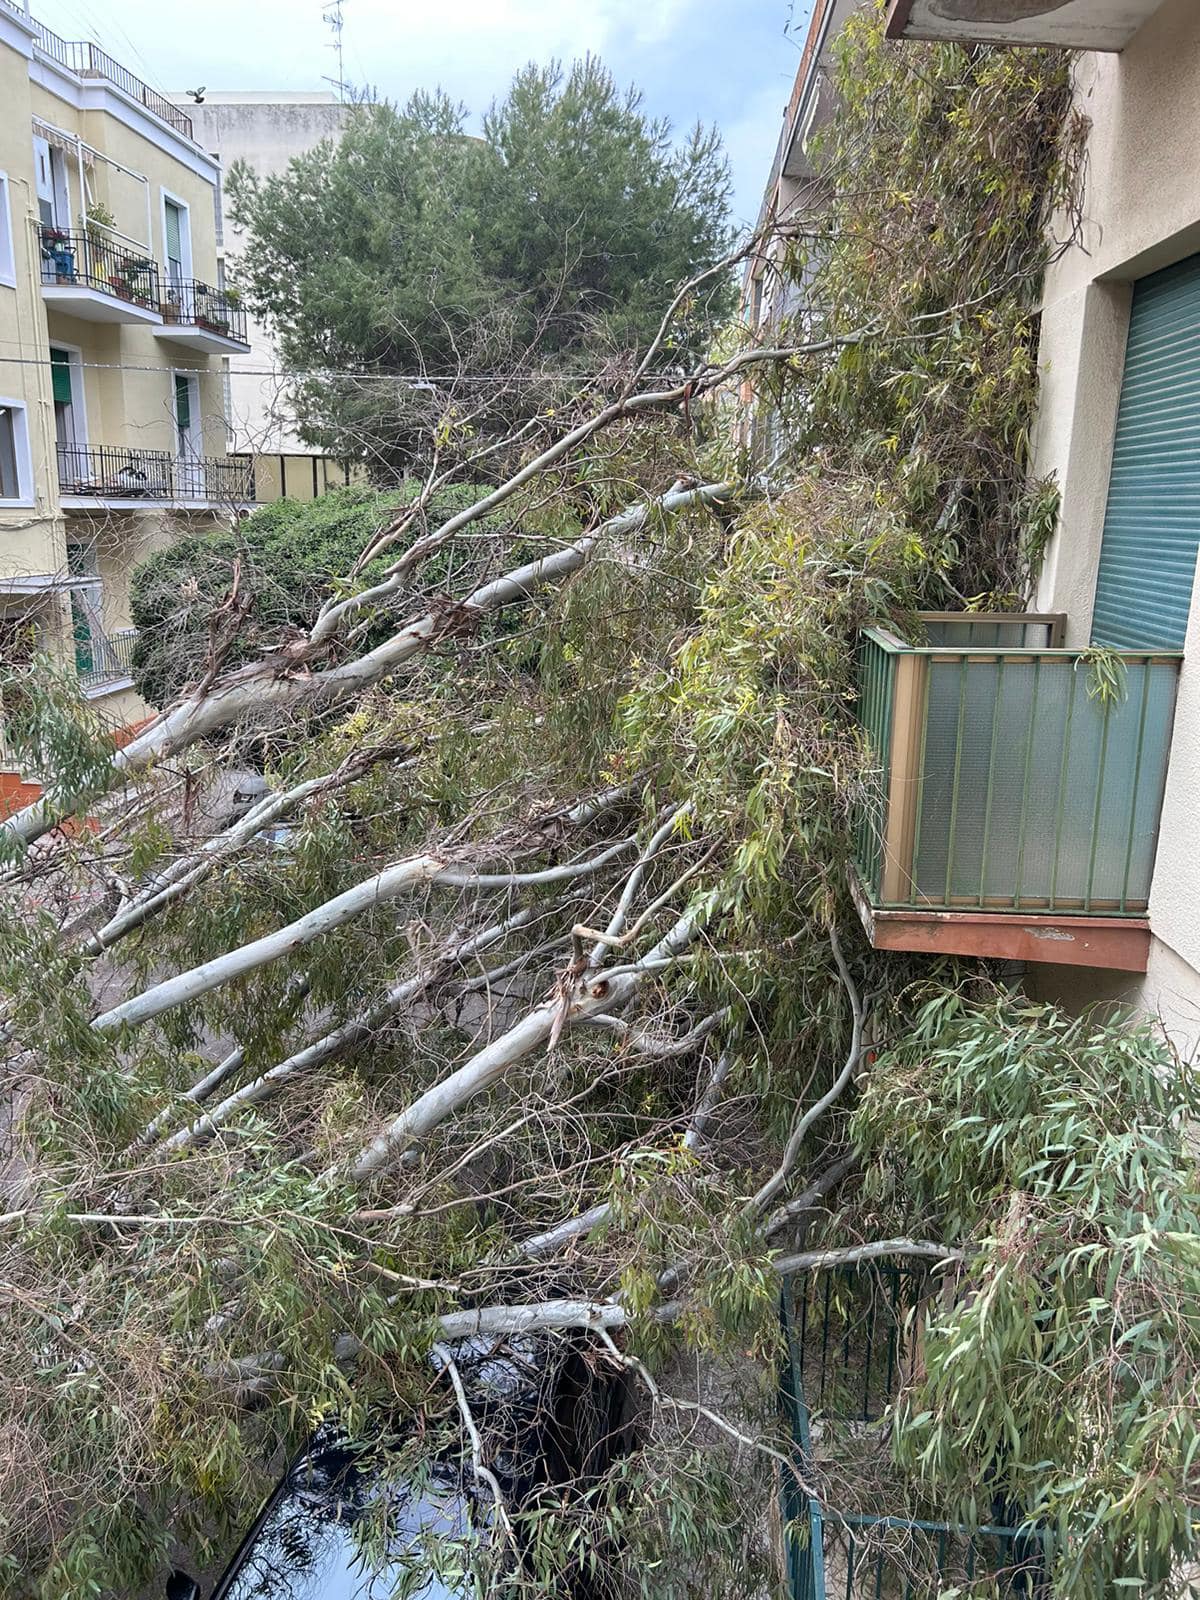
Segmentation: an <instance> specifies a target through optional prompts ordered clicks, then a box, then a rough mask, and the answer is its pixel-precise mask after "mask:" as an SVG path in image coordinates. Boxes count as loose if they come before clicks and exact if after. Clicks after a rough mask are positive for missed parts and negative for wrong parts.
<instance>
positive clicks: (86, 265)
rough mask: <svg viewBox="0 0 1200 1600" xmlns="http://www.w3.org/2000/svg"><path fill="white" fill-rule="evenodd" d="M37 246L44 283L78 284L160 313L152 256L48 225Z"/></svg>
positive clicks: (96, 236)
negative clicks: (38, 247) (39, 250)
mask: <svg viewBox="0 0 1200 1600" xmlns="http://www.w3.org/2000/svg"><path fill="white" fill-rule="evenodd" d="M38 243H39V246H40V249H41V257H42V282H43V283H45V284H60V285H62V284H79V285H82V286H83V287H84V288H85V289H95V290H98V291H99V293H101V294H107V295H112V296H113V297H114V298H115V299H117V300H128V301H130V302H132V304H134V305H138V306H142V307H144V308H145V309H146V310H147V311H157V310H158V304H159V282H158V263H157V262H156V261H155V260H153V259H152V257H150V256H148V255H140V254H138V253H137V252H136V251H133V250H131V249H130V247H129V246H128V245H127V244H122V243H120V242H118V241H117V240H115V239H107V238H103V237H101V236H100V235H99V234H92V233H87V232H82V233H80V232H67V231H66V230H64V229H62V228H51V227H47V226H46V225H45V224H41V225H40V226H39V228H38Z"/></svg>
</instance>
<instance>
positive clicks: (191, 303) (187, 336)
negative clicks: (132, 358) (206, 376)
mask: <svg viewBox="0 0 1200 1600" xmlns="http://www.w3.org/2000/svg"><path fill="white" fill-rule="evenodd" d="M158 309H159V313H160V315H161V316H162V326H161V327H158V328H155V330H154V337H155V338H156V339H160V340H162V342H163V343H164V344H176V345H182V346H183V347H184V348H185V349H187V350H202V351H204V352H205V353H206V354H209V355H244V354H245V353H246V352H247V351H248V350H249V348H250V340H249V337H248V335H247V331H246V312H245V309H244V308H243V306H242V305H241V304H240V302H239V300H238V299H237V297H236V296H234V297H233V298H232V299H231V298H230V295H229V293H228V292H227V291H226V290H224V289H214V288H212V287H211V286H210V285H209V284H207V283H198V282H196V281H195V280H194V279H188V280H186V281H184V282H180V283H169V284H168V285H167V289H166V293H165V295H164V296H163V299H162V301H161V302H160V303H159V307H158Z"/></svg>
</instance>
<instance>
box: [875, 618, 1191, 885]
mask: <svg viewBox="0 0 1200 1600" xmlns="http://www.w3.org/2000/svg"><path fill="white" fill-rule="evenodd" d="M924 627H925V628H926V629H927V631H928V636H929V639H930V642H929V643H927V644H922V645H912V644H909V643H908V642H907V641H906V640H904V639H902V638H899V637H898V636H897V635H896V634H894V633H891V632H889V631H888V630H886V629H882V628H870V629H868V630H867V631H866V632H865V633H864V634H863V636H862V638H861V641H860V655H859V718H860V721H861V723H862V726H863V729H864V732H865V735H866V739H867V743H868V746H869V748H870V750H871V752H872V754H873V756H874V764H873V766H872V769H871V772H870V774H869V776H868V780H867V783H866V790H865V794H864V798H863V803H862V805H861V808H860V812H859V817H858V823H857V829H856V839H855V854H856V863H857V868H858V874H859V877H860V879H861V881H862V883H863V886H864V888H865V890H866V892H867V895H868V897H869V898H870V900H871V901H872V903H873V904H874V905H876V906H879V907H906V908H917V909H933V910H957V911H962V910H965V909H967V908H971V907H975V908H982V909H985V910H987V911H1025V912H1032V911H1039V910H1041V911H1071V912H1076V913H1079V912H1083V913H1096V914H1098V915H1104V916H1120V915H1130V916H1141V915H1143V914H1144V912H1145V909H1146V905H1147V903H1148V900H1149V895H1150V878H1151V875H1152V872H1153V869H1154V852H1155V848H1156V844H1157V839H1158V822H1159V813H1160V811H1161V809H1162V799H1163V792H1164V789H1165V786H1166V773H1167V760H1168V757H1169V754H1170V744H1171V727H1172V722H1173V718H1174V709H1175V690H1176V683H1177V680H1178V676H1179V665H1180V661H1181V660H1182V656H1181V654H1180V652H1178V651H1169V650H1166V651H1164V650H1146V651H1137V650H1129V651H1122V652H1120V657H1119V664H1118V665H1117V669H1116V674H1115V681H1114V680H1113V677H1112V675H1111V674H1110V675H1109V681H1108V682H1107V683H1105V682H1104V680H1103V678H1102V672H1103V669H1104V668H1105V667H1106V666H1109V665H1111V664H1112V658H1111V657H1107V658H1106V659H1105V660H1099V661H1098V660H1097V659H1096V658H1095V657H1093V656H1091V655H1090V654H1089V653H1088V652H1087V651H1080V650H1064V649H1061V648H1057V647H1054V646H1052V645H1050V644H1048V643H1046V641H1047V640H1048V639H1055V640H1056V639H1057V638H1058V637H1059V636H1060V634H1059V631H1058V628H1059V619H1058V618H1055V617H1036V616H1024V615H1022V616H1007V617H995V618H983V617H975V616H972V617H963V618H953V617H950V618H947V617H945V616H943V615H941V614H937V615H936V616H932V617H931V618H930V619H929V620H928V622H926V623H925V624H924ZM985 630H996V631H997V632H999V631H1000V630H1005V631H1006V632H1008V633H1010V634H1012V635H1013V639H1012V642H1011V643H1010V642H1009V641H1008V640H1007V639H1006V638H1005V639H999V640H997V641H992V640H989V639H988V638H987V634H986V631H985ZM1018 634H1019V638H1018V637H1016V635H1018Z"/></svg>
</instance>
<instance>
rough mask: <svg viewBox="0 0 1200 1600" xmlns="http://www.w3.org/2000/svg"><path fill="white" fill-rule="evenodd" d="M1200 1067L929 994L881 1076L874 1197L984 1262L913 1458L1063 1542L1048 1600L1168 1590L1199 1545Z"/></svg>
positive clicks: (954, 1491) (937, 1335) (1044, 1020)
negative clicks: (1199, 1125) (1199, 1160)
mask: <svg viewBox="0 0 1200 1600" xmlns="http://www.w3.org/2000/svg"><path fill="white" fill-rule="evenodd" d="M1198 1114H1200V1083H1198V1082H1197V1079H1196V1076H1195V1074H1194V1073H1193V1072H1192V1071H1191V1070H1190V1069H1188V1068H1185V1067H1182V1066H1181V1065H1180V1064H1179V1063H1178V1062H1177V1061H1176V1060H1175V1059H1174V1058H1173V1056H1172V1054H1171V1052H1170V1051H1169V1050H1168V1049H1167V1048H1166V1046H1165V1045H1164V1044H1163V1043H1162V1040H1161V1037H1160V1036H1159V1035H1158V1033H1157V1032H1156V1030H1155V1029H1154V1028H1152V1027H1151V1026H1150V1025H1149V1024H1148V1023H1145V1022H1141V1023H1139V1022H1136V1021H1134V1020H1133V1019H1130V1018H1126V1017H1116V1018H1113V1019H1108V1020H1105V1019H1102V1018H1100V1017H1083V1018H1070V1017H1068V1016H1066V1015H1065V1014H1063V1013H1062V1012H1060V1011H1057V1010H1055V1009H1054V1008H1052V1007H1050V1006H1046V1005H1035V1004H1032V1003H1029V1002H1025V1001H1022V1000H1021V999H1020V998H1019V997H1016V996H1009V995H1003V996H1001V997H999V998H997V999H995V1000H993V1001H991V1002H990V1003H987V1004H983V1005H970V1004H967V1003H965V1002H964V1000H963V998H962V997H961V996H960V995H956V994H953V993H946V994H943V995H940V996H938V997H936V998H935V999H933V1000H931V1001H930V1002H929V1003H928V1004H927V1005H926V1006H925V1007H924V1009H923V1010H922V1011H921V1012H920V1013H919V1015H918V1016H917V1017H916V1018H915V1020H914V1023H913V1025H912V1027H911V1029H910V1031H909V1032H908V1033H907V1035H906V1036H905V1037H904V1038H903V1039H901V1040H900V1041H898V1042H897V1044H896V1045H895V1046H894V1047H893V1048H892V1049H890V1050H889V1051H888V1052H886V1053H885V1054H884V1055H883V1056H882V1057H881V1058H880V1060H879V1062H878V1064H877V1066H876V1069H875V1070H874V1071H873V1073H872V1075H871V1077H870V1079H869V1080H868V1082H867V1084H866V1086H865V1088H864V1090H863V1093H862V1097H861V1099H860V1102H859V1105H858V1108H857V1110H856V1111H855V1114H854V1117H853V1121H852V1135H853V1138H854V1141H855V1144H856V1146H857V1148H858V1149H859V1151H860V1154H861V1156H862V1158H863V1162H864V1166H865V1167H866V1168H867V1170H868V1172H869V1174H870V1184H871V1188H872V1191H873V1192H874V1193H875V1194H876V1195H877V1196H881V1197H882V1196H883V1195H885V1194H886V1195H887V1197H888V1199H889V1202H890V1204H891V1205H892V1206H894V1207H896V1208H898V1209H899V1210H900V1211H901V1212H903V1213H905V1214H906V1218H905V1220H906V1221H908V1222H910V1223H911V1225H912V1226H913V1227H914V1228H922V1227H925V1226H928V1225H929V1224H930V1223H931V1222H932V1223H933V1224H934V1225H935V1226H937V1227H938V1228H939V1229H940V1230H941V1231H942V1233H943V1236H944V1237H946V1238H947V1239H948V1240H950V1241H951V1242H954V1243H957V1244H960V1245H962V1246H963V1247H964V1248H965V1249H966V1251H967V1253H968V1260H967V1263H966V1265H965V1267H964V1269H963V1272H962V1275H961V1278H960V1279H959V1281H958V1282H957V1283H955V1285H954V1288H953V1291H952V1292H948V1293H946V1294H945V1295H944V1296H943V1298H942V1300H941V1304H940V1306H937V1305H933V1306H931V1307H930V1309H929V1313H928V1320H927V1323H926V1325H925V1329H924V1335H923V1340H922V1355H923V1361H924V1374H923V1376H921V1377H920V1378H919V1379H918V1380H917V1381H916V1383H915V1384H914V1385H913V1387H912V1388H911V1389H910V1391H909V1392H908V1393H907V1394H905V1395H904V1396H903V1398H902V1401H901V1403H900V1405H899V1408H898V1412H897V1415H896V1419H895V1422H896V1429H895V1436H894V1445H895V1452H896V1456H897V1459H898V1460H899V1462H900V1463H901V1464H902V1465H903V1466H905V1467H906V1468H908V1469H909V1470H911V1471H912V1472H914V1473H916V1474H918V1475H919V1476H921V1477H922V1478H924V1479H925V1480H926V1481H927V1482H929V1483H930V1484H931V1485H933V1486H935V1487H936V1488H937V1489H938V1490H940V1491H941V1492H942V1493H943V1494H946V1495H948V1496H949V1497H950V1499H951V1500H952V1502H953V1503H954V1504H955V1506H956V1507H957V1508H958V1510H959V1513H960V1514H962V1515H964V1516H969V1517H972V1518H981V1519H983V1520H987V1519H988V1517H989V1515H990V1514H991V1510H992V1503H993V1499H994V1498H995V1499H997V1500H999V1499H1002V1500H1004V1501H1005V1502H1006V1503H1007V1504H1008V1505H1009V1506H1012V1507H1017V1508H1019V1510H1020V1514H1021V1515H1022V1516H1024V1517H1025V1518H1026V1519H1028V1520H1029V1521H1031V1522H1037V1523H1044V1524H1045V1525H1046V1526H1047V1527H1048V1528H1049V1529H1050V1530H1051V1532H1052V1533H1053V1535H1054V1543H1053V1548H1054V1552H1055V1556H1054V1583H1055V1586H1054V1593H1055V1595H1062V1596H1072V1597H1074V1596H1079V1597H1080V1600H1083V1597H1088V1596H1092V1595H1096V1594H1111V1593H1115V1592H1117V1590H1118V1588H1119V1589H1120V1590H1121V1592H1124V1591H1125V1590H1126V1589H1128V1590H1130V1591H1131V1592H1132V1591H1136V1590H1139V1589H1140V1590H1144V1591H1146V1592H1155V1593H1157V1592H1161V1591H1160V1586H1162V1585H1164V1584H1165V1583H1167V1582H1168V1580H1169V1579H1170V1578H1171V1576H1172V1573H1173V1572H1174V1571H1176V1570H1177V1568H1178V1564H1179V1562H1180V1561H1181V1560H1183V1559H1184V1558H1185V1557H1187V1556H1188V1555H1189V1554H1190V1553H1191V1551H1192V1550H1193V1548H1194V1541H1195V1538H1196V1532H1197V1529H1196V1524H1195V1506H1194V1495H1193V1489H1194V1476H1193V1475H1194V1463H1195V1460H1196V1458H1197V1455H1198V1454H1200V1184H1198V1180H1197V1171H1196V1157H1195V1149H1194V1143H1193V1140H1194V1129H1195V1126H1196V1118H1197V1115H1198Z"/></svg>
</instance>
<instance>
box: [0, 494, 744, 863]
mask: <svg viewBox="0 0 1200 1600" xmlns="http://www.w3.org/2000/svg"><path fill="white" fill-rule="evenodd" d="M735 493H736V485H735V484H733V483H731V482H721V483H709V484H703V485H701V486H700V487H699V488H694V489H674V490H672V491H671V492H670V493H668V494H664V495H661V496H659V497H658V498H656V499H652V500H646V501H642V502H639V503H638V504H637V505H634V506H630V507H629V508H628V509H627V510H625V511H622V512H619V513H618V514H617V515H616V516H614V517H610V518H609V519H608V520H607V521H606V522H603V523H601V524H600V525H599V527H597V528H595V529H594V530H593V531H592V532H590V533H587V534H585V535H583V536H582V537H581V538H579V539H576V540H574V541H573V542H572V543H570V544H568V545H565V546H564V547H563V548H562V549H560V550H556V551H555V552H554V553H553V554H552V555H548V556H542V557H539V558H538V559H537V560H535V561H530V562H526V563H525V564H524V565H523V566H520V567H516V568H514V569H513V570H512V571H511V572H508V573H505V574H504V575H503V576H502V577H499V578H495V579H493V580H492V581H491V582H490V583H485V584H483V585H482V586H481V587H480V588H478V589H476V590H475V591H474V593H473V594H470V595H468V596H467V597H466V599H465V600H464V601H463V602H462V606H463V608H464V609H466V610H467V611H475V612H478V613H479V614H481V615H482V614H485V613H487V612H489V611H494V610H497V609H499V608H500V607H502V606H506V605H512V604H519V603H522V602H524V601H527V600H528V599H529V598H530V597H531V596H532V595H533V594H535V593H536V592H537V591H538V590H539V589H541V588H544V587H546V586H547V585H550V584H553V583H558V582H561V580H562V579H564V578H566V577H569V576H570V575H571V574H572V573H574V572H577V571H578V570H579V569H580V568H581V567H582V566H584V565H585V564H586V562H587V561H589V560H590V559H591V557H592V555H593V554H594V552H595V551H596V549H597V547H598V546H599V545H601V544H602V543H603V542H604V541H605V540H606V539H608V538H611V537H613V536H617V535H620V534H623V533H633V532H636V531H637V529H638V528H640V527H642V526H643V525H644V524H645V523H646V521H647V520H648V518H649V517H650V516H651V514H652V513H654V512H656V511H657V512H662V513H665V514H673V513H675V512H678V511H683V510H686V509H687V508H689V507H692V506H703V505H712V504H715V503H717V502H719V501H722V500H727V499H729V498H731V497H732V496H733V495H734V494H735ZM442 625H443V624H442V618H441V613H440V612H435V611H427V612H426V613H425V614H424V615H423V616H420V617H417V618H415V619H413V620H412V621H411V622H408V623H406V624H405V625H404V627H402V628H400V629H399V630H398V631H397V632H396V633H394V634H393V635H392V636H391V638H389V639H386V640H384V642H383V643H382V644H380V645H377V646H376V647H375V649H373V650H370V651H368V652H367V653H366V654H365V655H362V656H359V657H357V658H356V659H354V660H351V661H346V662H342V663H341V664H339V665H338V666H335V667H329V668H327V669H325V670H324V671H321V672H313V673H311V674H310V675H309V676H307V677H298V676H285V677H277V676H272V675H271V670H272V669H271V667H270V664H269V663H265V662H258V663H255V664H253V665H252V666H250V667H244V668H241V669H239V671H238V672H236V673H232V674H230V676H229V677H227V678H226V679H225V680H224V681H223V682H219V683H217V684H216V685H215V686H214V687H213V688H212V689H211V690H209V692H208V693H206V694H205V695H203V696H199V697H193V698H192V699H190V700H184V701H181V702H180V704H179V705H177V706H174V707H173V708H172V709H171V710H169V711H166V712H164V713H163V714H162V715H161V716H160V717H158V718H156V720H155V721H154V722H153V723H151V724H150V726H149V727H148V728H146V729H144V730H143V731H142V732H141V733H140V734H139V735H138V736H137V737H136V738H135V739H132V740H131V741H130V742H129V744H127V745H126V746H125V748H124V749H123V750H120V751H118V752H117V754H116V755H115V756H114V758H113V771H114V773H115V774H116V775H117V776H118V777H119V776H120V775H122V774H124V773H131V772H140V771H142V770H143V769H144V768H145V767H147V766H149V765H150V763H151V762H153V761H161V760H162V759H163V758H164V757H166V756H171V755H177V754H178V753H179V752H180V751H181V750H185V749H187V748H188V747H189V746H190V745H192V744H195V743H196V741H197V740H199V739H203V738H206V737H207V736H208V735H210V734H214V733H217V732H220V731H221V729H223V728H228V727H230V726H232V725H233V724H234V723H236V722H241V721H243V720H248V721H253V722H261V721H263V720H264V719H266V718H268V717H270V716H272V715H277V714H280V713H282V712H284V711H288V710H294V709H295V708H297V707H298V706H301V705H311V706H313V707H329V706H333V705H337V704H339V703H341V702H342V701H344V700H348V699H353V698H354V697H355V696H357V695H359V694H361V693H362V692H363V691H364V690H366V689H369V688H370V687H371V686H372V685H373V684H376V683H378V682H379V681H380V680H381V679H382V678H385V677H387V676H388V674H389V673H392V672H395V671H396V670H397V669H398V668H399V667H402V666H404V665H405V664H406V663H407V662H409V661H411V660H412V659H413V658H414V657H415V656H418V655H419V654H421V653H422V652H423V651H424V650H425V649H427V648H428V647H429V645H430V644H431V643H433V642H434V641H435V640H436V639H437V638H439V637H440V634H441V629H442ZM70 809H71V807H70V802H66V803H64V804H58V805H56V804H54V803H52V802H51V801H49V800H39V801H35V802H34V804H32V805H29V806H26V807H24V809H23V810H21V811H17V812H14V813H13V814H12V816H10V817H7V818H5V820H4V821H3V822H2V823H0V832H3V833H5V834H7V835H9V836H10V837H15V838H19V839H21V840H23V841H24V842H25V843H26V844H28V843H31V842H32V841H33V840H34V839H37V838H39V837H40V836H41V835H42V834H43V833H45V832H47V831H48V830H49V829H50V828H53V827H54V826H55V824H56V823H58V822H59V821H60V820H61V819H62V818H63V816H65V815H67V814H68V812H69V811H70Z"/></svg>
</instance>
